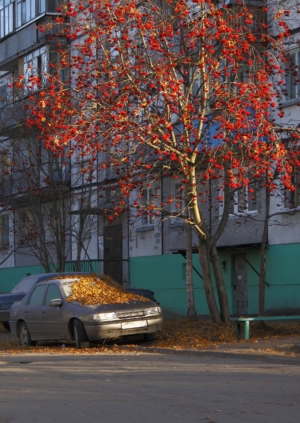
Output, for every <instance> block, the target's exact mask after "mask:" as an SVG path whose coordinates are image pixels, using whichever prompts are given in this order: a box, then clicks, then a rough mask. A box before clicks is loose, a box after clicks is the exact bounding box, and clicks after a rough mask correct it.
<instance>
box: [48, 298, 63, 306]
mask: <svg viewBox="0 0 300 423" xmlns="http://www.w3.org/2000/svg"><path fill="white" fill-rule="evenodd" d="M62 304H63V302H62V299H60V298H55V299H54V300H51V301H50V304H49V306H50V307H60V306H61V305H62Z"/></svg>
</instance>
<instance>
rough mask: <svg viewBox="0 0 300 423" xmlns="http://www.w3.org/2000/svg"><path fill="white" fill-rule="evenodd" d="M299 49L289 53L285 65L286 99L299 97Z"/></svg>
mask: <svg viewBox="0 0 300 423" xmlns="http://www.w3.org/2000/svg"><path fill="white" fill-rule="evenodd" d="M299 65H300V51H297V52H295V53H293V54H290V55H289V60H288V61H287V63H286V66H285V72H286V95H285V99H286V100H293V99H294V98H298V97H300V69H299Z"/></svg>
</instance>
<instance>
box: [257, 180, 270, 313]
mask: <svg viewBox="0 0 300 423" xmlns="http://www.w3.org/2000/svg"><path fill="white" fill-rule="evenodd" d="M269 215H270V192H269V190H268V189H267V188H266V215H265V222H264V231H263V236H262V241H261V246H260V270H259V283H258V315H259V316H264V315H265V287H266V244H267V239H268V226H269Z"/></svg>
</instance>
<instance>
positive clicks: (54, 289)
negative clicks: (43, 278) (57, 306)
mask: <svg viewBox="0 0 300 423" xmlns="http://www.w3.org/2000/svg"><path fill="white" fill-rule="evenodd" d="M58 299H61V300H62V296H61V293H60V290H59V287H58V286H57V285H48V290H47V294H46V301H45V305H46V306H49V305H50V301H51V300H58Z"/></svg>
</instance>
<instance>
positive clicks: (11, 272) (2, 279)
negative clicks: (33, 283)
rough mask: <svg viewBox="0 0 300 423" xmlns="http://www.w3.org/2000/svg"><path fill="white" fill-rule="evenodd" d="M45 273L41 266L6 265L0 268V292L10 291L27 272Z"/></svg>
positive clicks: (34, 273) (33, 273)
mask: <svg viewBox="0 0 300 423" xmlns="http://www.w3.org/2000/svg"><path fill="white" fill-rule="evenodd" d="M29 273H30V274H32V275H36V274H38V273H45V269H44V268H43V267H42V266H23V267H7V268H4V269H0V293H1V294H3V293H6V292H10V291H11V290H12V289H13V287H14V286H15V285H16V284H17V283H18V282H19V281H20V280H21V279H22V278H25V276H27V275H28V274H29Z"/></svg>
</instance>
